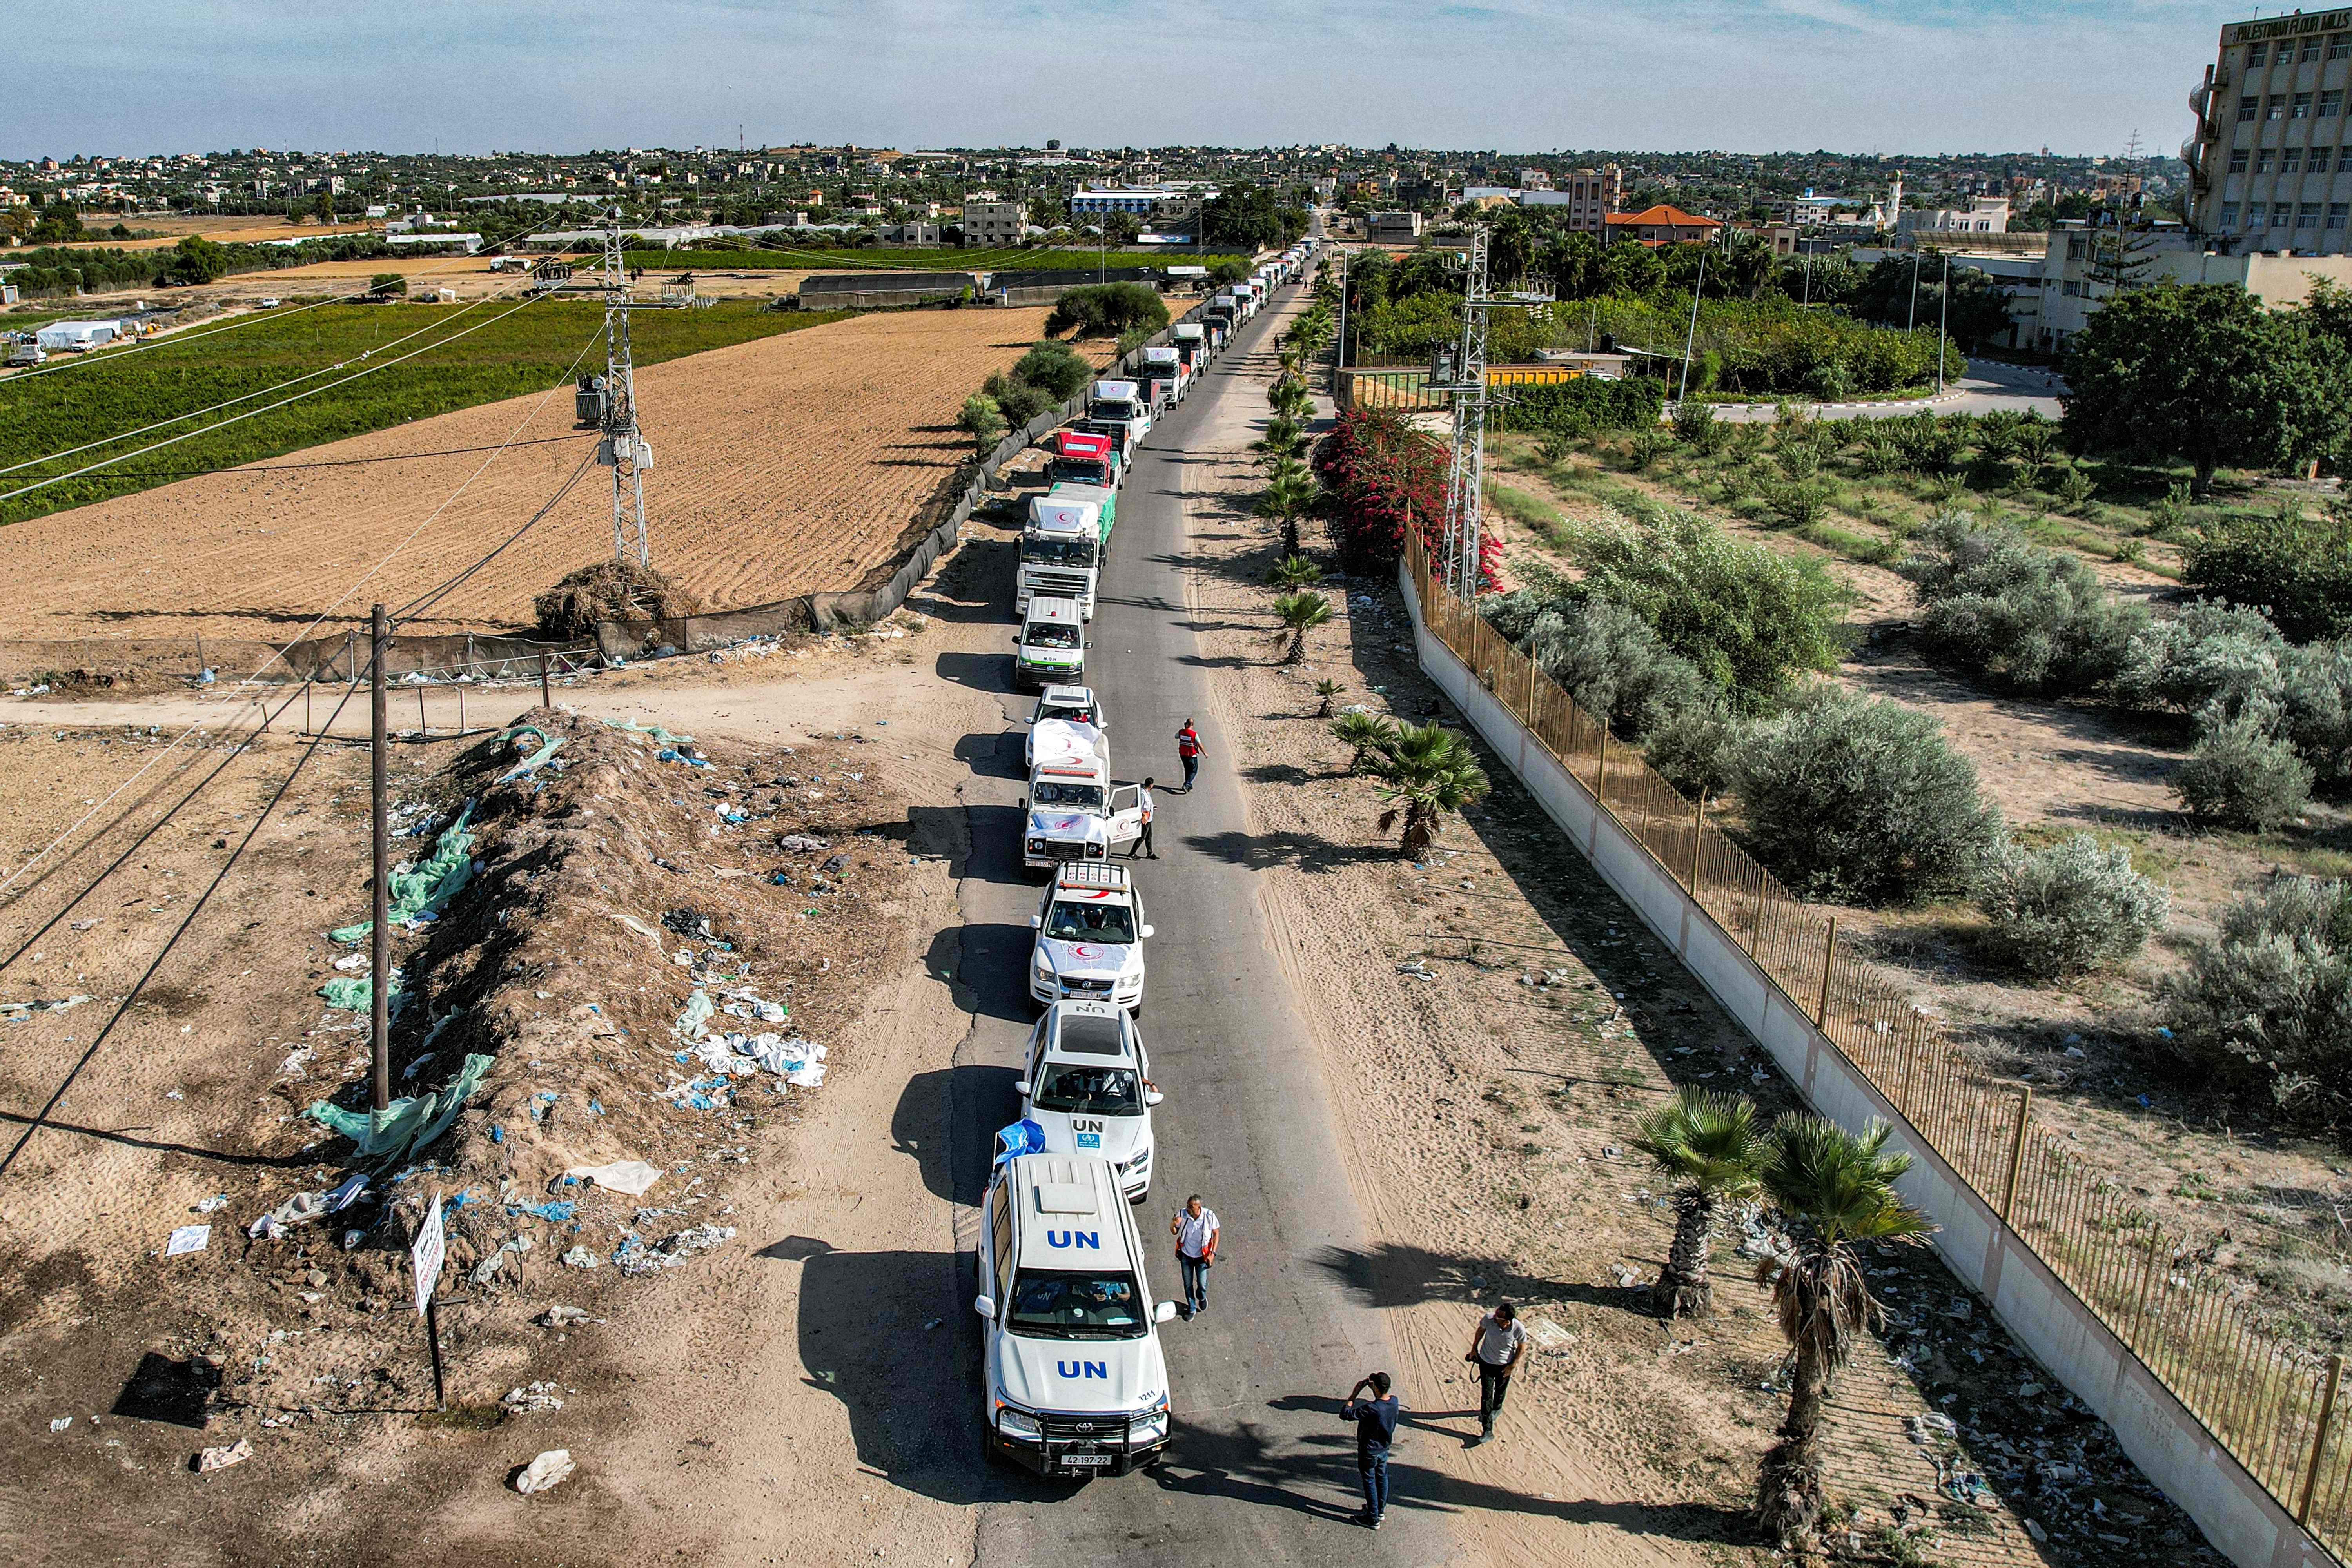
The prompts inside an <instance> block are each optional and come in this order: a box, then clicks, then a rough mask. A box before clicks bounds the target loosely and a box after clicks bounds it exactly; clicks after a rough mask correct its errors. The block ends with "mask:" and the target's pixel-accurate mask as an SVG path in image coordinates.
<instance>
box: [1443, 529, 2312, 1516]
mask: <svg viewBox="0 0 2352 1568" xmlns="http://www.w3.org/2000/svg"><path fill="white" fill-rule="evenodd" d="M1404 564H1405V568H1406V570H1407V572H1408V573H1409V574H1410V576H1411V579H1412V585H1413V587H1414V589H1415V591H1416V593H1417V595H1418V596H1419V601H1420V606H1421V611H1422V615H1423V623H1424V626H1425V627H1426V629H1427V631H1428V633H1429V634H1430V635H1431V636H1433V637H1435V638H1436V639H1437V640H1438V641H1439V642H1441V643H1443V644H1444V646H1445V647H1447V648H1448V649H1450V650H1452V652H1453V653H1454V656H1455V657H1456V658H1459V659H1460V660H1461V661H1462V662H1463V664H1465V666H1467V667H1468V668H1469V670H1470V671H1471V673H1472V675H1473V677H1474V678H1475V680H1476V681H1477V683H1478V684H1479V685H1480V686H1481V687H1483V688H1484V689H1486V692H1487V693H1488V694H1489V695H1491V697H1492V698H1493V699H1494V700H1495V701H1496V703H1498V704H1500V705H1501V706H1502V707H1503V708H1504V709H1505V710H1507V711H1508V713H1509V714H1510V715H1511V716H1512V717H1513V718H1515V719H1516V720H1517V721H1518V723H1519V724H1520V725H1521V726H1523V727H1524V729H1525V731H1527V733H1528V736H1529V737H1530V738H1531V739H1533V740H1534V741H1536V742H1538V743H1539V744H1540V745H1541V747H1542V749H1543V750H1544V751H1545V752H1549V754H1550V757H1551V758H1552V760H1553V761H1555V762H1556V763H1558V764H1559V767H1561V768H1562V769H1564V770H1565V771H1566V772H1567V773H1568V774H1569V775H1570V777H1571V778H1572V779H1573V780H1574V781H1575V783H1576V784H1578V785H1579V786H1580V788H1581V790H1582V791H1583V792H1584V793H1585V794H1586V795H1589V796H1590V797H1591V802H1592V803H1593V804H1594V805H1596V806H1597V807H1598V808H1599V810H1600V811H1601V813H1603V814H1605V815H1606V816H1607V817H1609V818H1610V819H1612V820H1613V821H1614V823H1615V824H1616V825H1617V826H1618V827H1619V828H1621V829H1622V832H1623V833H1624V834H1625V835H1626V836H1627V837H1630V838H1631V839H1632V840H1633V842H1634V843H1635V844H1637V845H1639V846H1640V847H1641V848H1642V850H1643V851H1644V852H1645V853H1646V856H1647V858H1650V859H1651V860H1653V861H1654V863H1655V866H1656V868H1658V869H1659V870H1661V871H1663V872H1664V875H1665V877H1666V878H1667V879H1670V880H1671V881H1672V882H1673V883H1674V884H1675V885H1676V886H1677V887H1678V888H1679V889H1680V890H1681V891H1682V892H1683V893H1684V894H1685V895H1686V896H1687V898H1688V900H1689V901H1690V902H1691V903H1692V904H1694V905H1696V908H1697V909H1698V910H1701V911H1703V912H1704V913H1705V915H1706V917H1707V919H1709V920H1710V921H1713V922H1714V924H1715V926H1716V927H1717V929H1718V930H1719V931H1721V933H1722V934H1723V935H1724V936H1725V937H1726V938H1727V939H1728V940H1729V941H1730V942H1732V943H1733V944H1735V945H1736V946H1737V947H1738V949H1739V951H1740V952H1744V953H1745V954H1746V955H1747V957H1748V961H1749V962H1750V963H1752V964H1753V965H1754V967H1755V969H1756V971H1757V972H1758V973H1759V974H1760V975H1761V976H1762V977H1763V978H1764V980H1765V981H1766V982H1767V983H1769V987H1770V988H1771V989H1772V990H1773V991H1774V992H1776V993H1777V999H1778V1000H1779V1001H1780V1002H1781V1003H1783V1004H1785V1005H1786V1006H1787V1007H1788V1008H1789V1009H1790V1010H1792V1011H1793V1012H1794V1013H1796V1014H1798V1015H1800V1016H1802V1017H1803V1018H1804V1019H1806V1020H1807V1021H1809V1022H1810V1023H1811V1026H1813V1028H1814V1030H1815V1031H1816V1032H1817V1033H1818V1034H1819V1035H1820V1036H1821V1037H1822V1038H1824V1039H1825V1040H1826V1041H1827V1042H1828V1044H1829V1045H1830V1046H1831V1047H1832V1048H1833V1049H1834V1050H1835V1052H1836V1053H1837V1055H1838V1056H1839V1057H1840V1058H1843V1061H1844V1062H1845V1063H1846V1064H1848V1065H1849V1066H1850V1067H1851V1068H1853V1071H1854V1072H1855V1073H1856V1074H1858V1075H1859V1076H1860V1077H1861V1078H1862V1079H1864V1080H1865V1081H1866V1082H1867V1083H1868V1085H1869V1086H1871V1088H1873V1089H1874V1090H1875V1091H1876V1095H1877V1097H1878V1098H1880V1099H1882V1100H1884V1101H1885V1105H1886V1106H1887V1107H1888V1108H1890V1109H1891V1110H1892V1111H1893V1112H1894V1114H1895V1118H1896V1119H1898V1120H1899V1121H1900V1122H1901V1124H1902V1125H1903V1126H1904V1127H1905V1128H1906V1129H1907V1131H1909V1132H1910V1133H1911V1135H1912V1137H1913V1139H1914V1140H1915V1142H1916V1143H1917V1144H1919V1145H1922V1146H1924V1147H1926V1148H1927V1149H1929V1150H1932V1151H1933V1152H1934V1153H1935V1154H1936V1155H1937V1157H1938V1158H1939V1159H1940V1160H1941V1161H1942V1162H1943V1163H1944V1164H1945V1165H1947V1166H1948V1167H1949V1169H1950V1171H1951V1172H1952V1173H1953V1174H1954V1175H1955V1176H1956V1177H1957V1178H1958V1180H1959V1181H1960V1182H1961V1183H1963V1184H1965V1185H1966V1186H1967V1187H1968V1189H1969V1190H1970V1191H1971V1192H1972V1193H1973V1194H1975V1195H1976V1196H1977V1197H1978V1198H1979V1199H1980V1200H1981V1202H1982V1204H1983V1205H1984V1206H1985V1207H1986V1208H1987V1209H1988V1210H1989V1211H1990V1215H1991V1217H1992V1219H1993V1220H1994V1221H1995V1222H1996V1223H1997V1225H1998V1226H2000V1227H2001V1228H2005V1230H2006V1231H2007V1232H2008V1233H2009V1234H2011V1235H2012V1236H2013V1237H2015V1238H2016V1240H2017V1241H2018V1242H2019V1243H2020V1244H2021V1246H2022V1247H2024V1248H2025V1249H2026V1250H2028V1251H2030V1252H2031V1253H2032V1255H2033V1257H2034V1258H2038V1259H2039V1260H2040V1261H2041V1263H2042V1265H2043V1266H2044V1267H2046V1268H2047V1269H2048V1271H2049V1272H2050V1274H2051V1275H2053V1277H2054V1278H2055V1279H2057V1280H2058V1281H2059V1282H2060V1283H2061V1284H2062V1285H2063V1288H2064V1289H2065V1290H2066V1291H2068V1292H2070V1293H2071V1294H2072V1295H2073V1297H2074V1299H2075V1300H2077V1301H2079V1302H2080V1303H2081V1305H2082V1306H2083V1307H2084V1308H2085V1309H2087V1310H2088V1311H2089V1312H2090V1313H2091V1314H2092V1315H2093V1316H2094V1317H2095V1319H2096V1320H2097V1321H2098V1323H2099V1324H2100V1325H2102V1326H2104V1327H2105V1329H2106V1330H2107V1331H2109V1332H2110V1333H2111V1334H2112V1335H2113V1336H2114V1338H2115V1340H2116V1342H2117V1343H2119V1344H2120V1346H2121V1347H2122V1348H2123V1350H2124V1351H2125V1352H2127V1353H2128V1354H2129V1356H2130V1357H2132V1358H2134V1359H2136V1360H2137V1362H2138V1363H2140V1364H2141V1365H2142V1366H2144V1367H2145V1368H2146V1370H2147V1373H2149V1374H2150V1375H2151V1376H2152V1377H2153V1378H2154V1379H2155V1380H2156V1382H2157V1383H2158V1384H2161V1386H2162V1387H2163V1388H2164V1389H2166V1390H2168V1391H2169V1392H2170V1393H2171V1394H2172V1395H2173V1396H2174V1397H2175V1398H2177V1399H2178V1401H2179V1405H2181V1407H2183V1409H2185V1410H2186V1411H2187V1412H2188V1414H2189V1415H2190V1416H2192V1417H2193V1418H2194V1420H2195V1422H2196V1423H2197V1424H2198V1425H2199V1426H2201V1427H2202V1429H2203V1432H2204V1433H2205V1434H2206V1435H2207V1436H2209V1437H2210V1441H2211V1443H2212V1445H2213V1446H2215V1447H2218V1448H2219V1449H2220V1450H2221V1451H2222V1452H2224V1453H2226V1454H2227V1455H2228V1456H2229V1457H2230V1458H2232V1459H2234V1460H2236V1462H2237V1463H2238V1464H2239V1465H2240V1466H2242V1467H2243V1469H2244V1471H2245V1473H2246V1475H2247V1476H2248V1477H2250V1478H2251V1479H2252V1480H2253V1481H2254V1482H2255V1483H2256V1484H2258V1485H2259V1486H2260V1487H2261V1489H2263V1492H2265V1493H2266V1494H2267V1495H2268V1496H2269V1498H2270V1499H2271V1500H2273V1501H2274V1502H2275V1503H2276V1504H2277V1505H2278V1507H2279V1508H2280V1509H2281V1510H2284V1512H2285V1513H2286V1514H2287V1515H2288V1516H2289V1517H2290V1518H2292V1519H2293V1520H2294V1521H2295V1522H2296V1523H2298V1524H2300V1525H2302V1526H2304V1527H2305V1529H2306V1530H2307V1531H2309V1533H2310V1536H2311V1537H2312V1538H2313V1539H2314V1540H2315V1542H2317V1543H2319V1545H2320V1546H2321V1547H2323V1548H2324V1549H2325V1550H2326V1552H2327V1554H2328V1555H2329V1556H2330V1557H2332V1558H2333V1559H2334V1560H2336V1561H2337V1562H2339V1563H2341V1562H2343V1561H2345V1555H2344V1553H2345V1549H2346V1548H2347V1545H2352V1434H2347V1432H2346V1431H2345V1429H2344V1428H2345V1426H2346V1425H2347V1423H2346V1421H2345V1420H2344V1419H2342V1418H2341V1417H2342V1415H2344V1414H2345V1412H2344V1411H2343V1410H2342V1408H2341V1407H2340V1406H2339V1405H2338V1400H2337V1395H2338V1387H2339V1384H2340V1381H2341V1378H2342V1373H2343V1364H2344V1358H2343V1357H2342V1355H2341V1354H2334V1355H2329V1354H2323V1353H2320V1352H2316V1351H2313V1350H2310V1349H2306V1348H2305V1347H2302V1346H2298V1345H2294V1344H2290V1343H2287V1342H2283V1341H2281V1340H2279V1339H2278V1338H2276V1337H2274V1336H2273V1334H2271V1333H2270V1332H2268V1331H2266V1330H2265V1328H2264V1327H2263V1324H2262V1322H2261V1321H2260V1320H2259V1319H2258V1317H2257V1315H2256V1313H2255V1312H2254V1311H2253V1310H2252V1302H2251V1295H2252V1289H2251V1287H2248V1286H2245V1285H2242V1284H2241V1283H2239V1282H2237V1281H2234V1280H2232V1279H2229V1278H2228V1277H2226V1276H2224V1275H2222V1274H2220V1273H2219V1272H2217V1271H2215V1270H2213V1269H2211V1268H2207V1267H2205V1266H2203V1265H2202V1264H2201V1263H2200V1261H2198V1253H2199V1250H2200V1249H2199V1248H2198V1247H2197V1246H2196V1244H2194V1243H2193V1242H2191V1241H2190V1240H2189V1238H2187V1237H2180V1236H2176V1235H2174V1234H2173V1233H2171V1232H2169V1231H2168V1230H2167V1229H2166V1228H2165V1227H2164V1226H2162V1225H2161V1224H2159V1223H2158V1221H2157V1220H2156V1219H2155V1217H2154V1216H2153V1215H2150V1214H2149V1213H2148V1212H2147V1210H2146V1209H2144V1208H2142V1207H2140V1206H2139V1205H2137V1204H2136V1203H2134V1202H2133V1201H2132V1199H2131V1198H2130V1196H2129V1195H2128V1194H2126V1193H2125V1192H2124V1191H2122V1190H2121V1189H2119V1188H2118V1187H2117V1186H2116V1184H2114V1183H2112V1182H2110V1181H2108V1180H2107V1179H2106V1178H2105V1177H2104V1176H2102V1175H2100V1174H2099V1173H2097V1172H2096V1171H2095V1170H2094V1169H2092V1168H2091V1167H2090V1165H2089V1164H2088V1163H2086V1162H2084V1160H2082V1159H2081V1158H2080V1157H2078V1156H2076V1155H2075V1154H2074V1153H2072V1152H2069V1151H2068V1150H2067V1148H2066V1147H2065V1143H2064V1141H2063V1138H2062V1137H2061V1136H2059V1135H2056V1134H2053V1132H2051V1131H2049V1130H2048V1129H2046V1128H2045V1127H2043V1126H2042V1125H2041V1124H2040V1123H2039V1122H2038V1121H2036V1119H2035V1117H2034V1114H2033V1096H2032V1088H2031V1087H2030V1086H2027V1085H2024V1084H2019V1083H2012V1082H2008V1081H2005V1080H2002V1079H1996V1078H1994V1077H1992V1076H1990V1075H1989V1074H1988V1073H1986V1072H1985V1071H1984V1070H1983V1069H1982V1068H1979V1066H1977V1065H1976V1064H1975V1063H1974V1062H1972V1061H1971V1060H1970V1059H1969V1058H1968V1056H1967V1054H1966V1053H1965V1052H1964V1051H1963V1050H1962V1049H1961V1047H1960V1046H1959V1043H1958V1041H1957V1040H1955V1039H1954V1038H1953V1037H1952V1036H1951V1035H1950V1034H1949V1033H1948V1030H1947V1029H1946V1027H1945V1026H1944V1025H1943V1024H1942V1022H1941V1021H1940V1020H1938V1019H1937V1018H1935V1017H1933V1016H1930V1015H1929V1014H1928V1013H1927V1012H1926V1011H1924V1010H1923V1009H1921V1008H1920V1007H1919V1006H1918V1005H1916V1004H1915V1003H1913V1002H1912V1001H1911V1000H1910V999H1909V997H1907V996H1906V994H1904V992H1903V990H1902V989H1901V988H1900V987H1899V986H1898V985H1897V984H1895V982H1894V981H1893V980H1892V979H1890V978H1889V977H1888V976H1887V975H1885V973H1881V972H1880V971H1878V970H1876V969H1875V968H1874V967H1873V966H1872V965H1870V964H1868V963H1864V961H1863V960H1862V959H1861V958H1859V957H1858V956H1856V955H1855V954H1854V953H1853V952H1852V951H1850V950H1849V949H1848V948H1846V947H1844V946H1843V945H1841V943H1840V942H1839V940H1838V923H1837V917H1836V916H1835V915H1834V914H1832V913H1829V912H1826V911H1823V910H1818V909H1815V908H1813V907H1811V906H1810V905H1808V904H1807V903H1805V902H1804V901H1803V900H1801V899H1798V898H1796V897H1795V896H1794V895H1792V894H1791V893H1790V892H1789V891H1788V889H1785V888H1784V887H1782V886H1781V884H1780V881H1779V880H1778V879H1775V878H1774V877H1773V875H1772V874H1771V873H1770V872H1769V871H1768V870H1766V869H1765V868H1763V867H1762V866H1761V865H1759V864H1758V863H1757V862H1756V860H1754V859H1753V858H1751V857H1749V856H1748V853H1747V852H1746V851H1744V850H1743V849H1741V848H1740V847H1738V845H1737V844H1735V843H1734V842H1732V840H1731V839H1730V838H1729V837H1727V835H1726V834H1725V833H1724V832H1723V830H1722V829H1721V828H1720V827H1719V826H1717V825H1716V824H1715V823H1713V822H1712V821H1710V820H1709V819H1708V816H1707V810H1706V803H1705V802H1704V801H1703V800H1700V801H1694V800H1691V799H1689V798H1688V797H1686V796H1685V795H1682V794H1681V793H1680V792H1679V791H1677V790H1676V789H1675V787H1674V786H1673V785H1671V784H1667V783H1666V781H1665V780H1664V779H1663V778H1661V777H1660V776H1659V775H1658V774H1657V773H1654V772H1653V771H1652V770H1651V768H1650V766H1649V764H1648V763H1647V762H1645V761H1644V760H1643V756H1642V754H1641V752H1639V751H1638V750H1636V749H1635V748H1633V746H1630V745H1628V744H1626V743H1624V742H1621V741H1618V740H1616V739H1614V738H1613V737H1612V736H1611V735H1610V734H1609V732H1608V731H1607V728H1606V726H1605V725H1603V724H1602V723H1601V721H1598V720H1596V719H1595V718H1594V717H1593V716H1592V715H1591V714H1590V713H1588V712H1587V711H1585V710H1584V709H1583V708H1581V707H1580V706H1579V705H1578V703H1577V702H1576V701H1575V700H1574V699H1573V698H1571V697H1570V695H1569V693H1568V692H1567V691H1566V690H1565V689H1562V688H1561V687H1560V686H1559V684H1558V683H1557V682H1555V681H1554V680H1553V679H1551V678H1550V677H1549V676H1548V675H1546V674H1544V673H1543V672H1542V671H1541V670H1540V669H1539V668H1537V666H1536V664H1535V663H1534V661H1533V660H1531V659H1529V658H1527V657H1526V656H1525V655H1524V654H1522V653H1520V652H1519V651H1518V650H1517V648H1515V647H1511V645H1510V644H1509V643H1508V642H1507V641H1506V640H1505V639H1504V638H1503V637H1501V636H1500V635H1499V634H1498V633H1496V631H1495V629H1494V628H1493V627H1492V626H1488V625H1487V624H1486V621H1485V620H1483V619H1482V618H1480V617H1479V616H1478V615H1477V614H1476V612H1475V610H1474V609H1473V608H1471V607H1470V606H1469V605H1465V604H1464V603H1463V602H1462V601H1461V600H1460V599H1459V598H1458V597H1456V596H1455V595H1454V594H1453V593H1452V592H1451V591H1450V590H1448V589H1447V588H1445V587H1444V585H1442V584H1435V583H1433V582H1432V581H1431V578H1430V573H1429V563H1428V558H1427V553H1426V551H1425V549H1424V547H1423V544H1422V542H1421V541H1420V540H1419V538H1418V537H1409V538H1408V540H1407V542H1406V560H1405V563H1404ZM1810 1088H1811V1086H1810V1085H1809V1086H1808V1089H1809V1091H1810ZM2200 1522H2203V1521H2200ZM2209 1528H2210V1526H2209Z"/></svg>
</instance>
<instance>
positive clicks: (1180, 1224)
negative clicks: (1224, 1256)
mask: <svg viewBox="0 0 2352 1568" xmlns="http://www.w3.org/2000/svg"><path fill="white" fill-rule="evenodd" d="M1168 1234H1169V1235H1171V1236H1172V1237H1175V1238H1176V1271H1177V1272H1178V1273H1179V1274H1180V1275H1181V1276H1182V1277H1183V1280H1184V1300H1183V1301H1182V1302H1181V1304H1180V1305H1179V1306H1178V1307H1177V1309H1176V1311H1177V1315H1178V1316H1180V1317H1181V1318H1182V1319H1183V1320H1184V1321H1186V1322H1188V1323H1189V1322H1191V1321H1192V1320H1193V1319H1194V1318H1195V1317H1198V1316H1199V1315H1200V1314H1201V1313H1202V1312H1205V1311H1207V1310H1209V1270H1210V1269H1212V1268H1215V1267H1216V1264H1217V1237H1219V1236H1220V1235H1222V1234H1223V1227H1222V1226H1219V1224H1218V1223H1217V1211H1216V1210H1214V1209H1213V1208H1210V1207H1207V1206H1206V1205H1203V1204H1202V1202H1201V1194H1198V1193H1194V1194H1192V1196H1191V1197H1189V1198H1186V1199H1185V1200H1184V1206H1183V1207H1182V1208H1181V1209H1178V1210H1177V1211H1176V1217H1175V1218H1174V1219H1171V1220H1170V1221H1169V1222H1168Z"/></svg>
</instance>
